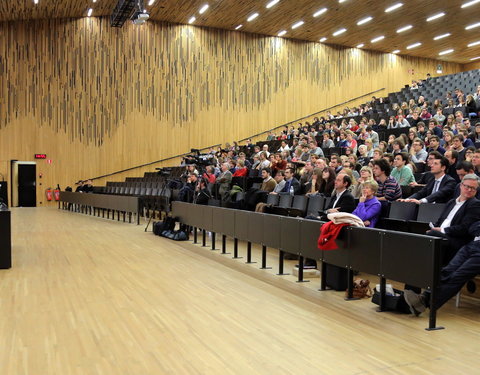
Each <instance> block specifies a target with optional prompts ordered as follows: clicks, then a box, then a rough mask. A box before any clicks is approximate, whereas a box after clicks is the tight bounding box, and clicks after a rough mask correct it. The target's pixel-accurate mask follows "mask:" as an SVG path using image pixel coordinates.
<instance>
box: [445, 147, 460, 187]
mask: <svg viewBox="0 0 480 375" xmlns="http://www.w3.org/2000/svg"><path fill="white" fill-rule="evenodd" d="M444 155H445V157H446V158H447V160H448V163H449V164H450V166H449V167H448V169H447V171H446V172H445V173H446V174H447V175H448V176H450V177H452V178H453V179H454V180H455V181H456V182H457V183H458V182H460V178H459V177H458V174H457V164H459V160H458V152H457V151H455V150H447V151H445V154H444Z"/></svg>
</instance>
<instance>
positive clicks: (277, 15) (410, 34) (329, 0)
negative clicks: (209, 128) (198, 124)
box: [0, 0, 480, 64]
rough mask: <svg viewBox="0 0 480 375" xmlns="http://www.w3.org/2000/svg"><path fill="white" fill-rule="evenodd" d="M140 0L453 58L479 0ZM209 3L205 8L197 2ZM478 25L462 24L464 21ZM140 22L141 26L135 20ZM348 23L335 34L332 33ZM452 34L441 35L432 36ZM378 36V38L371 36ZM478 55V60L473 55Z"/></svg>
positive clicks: (479, 31) (180, 11)
mask: <svg viewBox="0 0 480 375" xmlns="http://www.w3.org/2000/svg"><path fill="white" fill-rule="evenodd" d="M149 1H151V0H144V3H145V8H146V9H147V10H148V11H149V12H150V14H151V19H153V20H157V21H167V22H173V23H183V24H186V23H188V21H189V19H190V18H191V17H192V16H195V17H196V20H195V22H193V23H192V24H193V25H195V26H207V27H215V28H220V29H226V30H235V28H236V27H237V26H238V25H240V24H242V25H243V26H242V27H241V29H239V32H248V33H256V34H263V35H272V36H276V35H278V33H279V32H280V31H282V30H286V31H287V33H286V34H285V35H284V36H283V37H284V38H292V39H300V40H308V41H314V42H319V39H320V38H322V37H326V38H327V40H326V41H325V42H324V43H326V44H329V43H331V44H336V45H343V46H348V47H356V46H357V45H359V44H361V43H363V44H364V46H363V47H362V48H364V49H369V50H376V51H382V52H392V51H394V50H400V52H399V54H400V55H402V54H404V55H410V56H418V57H426V58H432V59H437V60H444V61H450V62H457V63H462V64H466V63H470V62H472V61H474V60H471V59H473V58H475V57H480V43H479V44H478V45H475V46H472V47H468V44H470V43H474V42H477V41H480V1H479V2H477V3H476V4H473V5H471V6H469V7H466V8H461V5H462V4H464V3H467V2H469V1H471V0H343V1H342V3H340V2H339V1H341V0H279V1H278V3H277V4H275V5H274V6H272V7H271V8H268V9H267V8H266V5H267V4H268V3H269V2H270V1H271V0H155V1H154V2H153V4H152V5H151V6H148V5H147V4H148V2H149ZM398 2H401V3H403V6H402V7H400V8H398V9H396V10H394V11H392V12H389V13H386V12H385V9H386V8H388V7H389V6H392V5H394V4H396V3H398ZM116 3H117V0H97V1H96V2H95V3H94V2H93V0H38V4H34V0H17V1H11V0H8V1H0V21H11V20H27V19H41V18H65V17H85V16H86V15H87V10H88V9H89V8H93V14H92V16H93V17H95V16H109V15H110V14H111V12H112V9H113V8H114V7H115V5H116ZM204 4H209V8H208V10H207V11H206V12H204V13H203V14H199V9H200V8H201V7H202V6H203V5H204ZM322 8H327V11H326V12H325V13H323V14H322V15H320V16H318V17H313V14H314V13H315V12H316V11H318V10H320V9H322ZM255 12H258V13H259V16H258V17H257V18H256V19H255V20H253V21H251V22H247V18H248V17H249V16H250V15H251V14H253V13H255ZM440 12H444V13H445V16H443V17H441V18H438V19H436V20H433V21H431V22H427V21H426V19H427V18H428V17H430V16H432V15H435V14H437V13H440ZM367 16H370V17H373V19H372V20H371V21H370V22H368V23H365V24H363V25H360V26H359V25H357V22H358V21H359V20H361V19H363V18H365V17H367ZM298 21H304V24H303V25H302V26H300V27H298V28H296V29H292V28H291V27H292V25H293V24H295V23H296V22H298ZM477 23H478V24H479V26H477V27H475V28H472V29H470V30H466V29H465V28H466V27H467V26H468V25H472V24H477ZM407 25H412V28H411V29H409V30H407V31H404V32H401V33H397V30H398V29H400V28H402V27H404V26H407ZM140 27H141V26H140ZM341 28H345V29H347V31H346V32H344V33H343V34H341V35H338V36H333V35H332V34H333V33H334V32H335V31H337V30H339V29H341ZM446 33H450V34H451V35H450V36H448V37H445V38H443V39H440V40H434V39H433V38H434V37H436V36H439V35H443V34H446ZM378 36H384V37H385V38H384V39H383V40H380V41H378V42H376V43H372V42H371V40H372V39H374V38H376V37H378ZM417 42H420V43H422V44H421V45H420V46H419V47H416V48H412V49H409V50H407V49H406V47H407V46H409V45H411V44H414V43H417ZM449 49H453V50H454V51H453V52H452V53H449V54H446V55H443V56H440V55H439V53H440V52H442V51H446V50H449ZM479 60H480V59H479Z"/></svg>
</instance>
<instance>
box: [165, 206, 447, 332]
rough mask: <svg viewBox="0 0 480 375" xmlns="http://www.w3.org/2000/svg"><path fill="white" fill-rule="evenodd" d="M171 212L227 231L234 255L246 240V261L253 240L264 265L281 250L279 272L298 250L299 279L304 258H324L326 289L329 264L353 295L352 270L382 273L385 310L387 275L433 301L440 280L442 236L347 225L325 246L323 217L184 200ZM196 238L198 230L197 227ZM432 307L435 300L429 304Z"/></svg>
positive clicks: (431, 323) (432, 326) (209, 228)
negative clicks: (342, 273) (333, 244)
mask: <svg viewBox="0 0 480 375" xmlns="http://www.w3.org/2000/svg"><path fill="white" fill-rule="evenodd" d="M172 213H173V215H174V216H175V217H178V219H179V220H180V222H182V223H184V224H187V225H190V226H192V227H194V228H200V229H202V230H203V245H205V237H206V236H205V231H209V232H212V246H213V247H214V246H215V245H214V242H215V233H219V234H222V235H223V241H222V242H223V244H222V251H223V252H225V236H229V237H232V238H233V239H234V258H235V257H238V248H237V243H238V240H243V241H247V262H250V261H251V254H250V249H251V243H257V244H261V245H262V247H263V249H262V267H261V268H266V248H267V247H271V248H274V249H278V250H279V255H280V256H279V274H283V257H284V254H285V253H291V254H297V255H298V256H299V257H300V260H299V281H302V280H303V273H302V268H303V259H304V258H312V259H316V260H317V261H321V262H322V278H321V288H322V289H325V276H326V275H325V274H326V271H325V264H332V265H336V266H339V267H344V268H346V269H347V270H348V273H349V277H348V279H349V280H348V281H349V282H348V285H349V295H350V296H352V290H353V285H352V281H353V271H354V270H356V271H362V272H366V273H370V274H373V275H378V276H379V277H380V286H381V292H380V310H381V311H385V298H386V295H385V285H386V280H387V279H391V280H396V281H399V282H404V283H407V284H409V285H415V286H417V287H422V288H425V289H429V290H430V291H431V300H432V301H433V299H434V298H435V294H436V289H437V286H438V283H439V275H440V268H441V265H440V262H441V252H442V250H441V248H442V240H441V239H439V238H435V237H431V236H426V235H418V234H410V233H401V232H395V231H388V230H382V229H370V228H356V227H347V228H345V229H344V230H342V232H341V235H340V237H339V239H338V241H337V243H338V245H339V249H337V250H333V251H322V250H319V249H318V248H317V239H318V236H319V234H320V227H321V226H322V224H323V223H322V222H320V221H314V220H306V219H302V218H291V217H284V216H277V215H269V214H263V213H257V212H250V211H241V210H234V209H228V208H220V207H213V206H202V205H195V204H191V203H184V202H177V201H174V202H172ZM194 235H195V242H196V238H197V232H196V229H195V232H194ZM430 305H431V306H433V303H431V304H430ZM439 328H442V327H436V310H435V309H430V316H429V326H428V328H427V329H428V330H432V329H439Z"/></svg>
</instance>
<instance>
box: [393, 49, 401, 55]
mask: <svg viewBox="0 0 480 375" xmlns="http://www.w3.org/2000/svg"><path fill="white" fill-rule="evenodd" d="M399 52H400V50H399V49H396V50H395V51H392V53H393V54H397V53H399Z"/></svg>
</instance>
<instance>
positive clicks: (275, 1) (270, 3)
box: [266, 0, 280, 9]
mask: <svg viewBox="0 0 480 375" xmlns="http://www.w3.org/2000/svg"><path fill="white" fill-rule="evenodd" d="M279 1H280V0H272V1H270V2H269V3H268V4H267V5H266V8H267V9H268V8H271V7H273V6H274V5H275V4H277V3H278V2H279Z"/></svg>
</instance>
